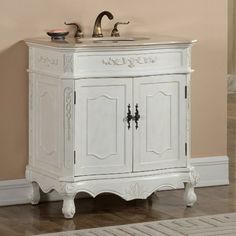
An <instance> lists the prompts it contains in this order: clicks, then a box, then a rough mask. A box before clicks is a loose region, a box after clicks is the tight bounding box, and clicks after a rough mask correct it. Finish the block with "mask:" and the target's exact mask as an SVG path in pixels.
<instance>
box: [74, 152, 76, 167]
mask: <svg viewBox="0 0 236 236" xmlns="http://www.w3.org/2000/svg"><path fill="white" fill-rule="evenodd" d="M75 164H76V151H74V165H75Z"/></svg>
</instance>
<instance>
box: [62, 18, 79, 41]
mask: <svg viewBox="0 0 236 236" xmlns="http://www.w3.org/2000/svg"><path fill="white" fill-rule="evenodd" d="M64 24H65V25H74V26H75V27H76V31H75V36H74V37H75V38H83V37H84V34H83V32H82V30H81V29H80V27H79V25H78V24H76V23H66V22H64Z"/></svg>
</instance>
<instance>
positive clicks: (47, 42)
mask: <svg viewBox="0 0 236 236" xmlns="http://www.w3.org/2000/svg"><path fill="white" fill-rule="evenodd" d="M25 41H26V43H27V44H40V45H44V46H48V47H56V48H64V49H71V48H78V49H79V48H81V49H82V48H84V49H85V48H104V47H127V46H129V47H130V46H148V45H159V46H164V45H176V44H184V45H186V44H192V43H195V42H196V40H189V39H183V38H177V37H171V36H161V35H157V36H154V37H153V36H151V37H148V36H147V37H139V36H126V37H103V38H80V39H75V38H69V37H68V38H66V39H65V40H53V41H52V40H51V39H50V37H45V38H33V39H26V40H25Z"/></svg>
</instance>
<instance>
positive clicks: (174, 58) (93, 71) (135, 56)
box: [74, 49, 190, 77]
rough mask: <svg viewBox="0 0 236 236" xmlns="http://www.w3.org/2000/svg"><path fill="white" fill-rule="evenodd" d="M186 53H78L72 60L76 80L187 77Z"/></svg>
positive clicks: (158, 51) (174, 51)
mask: <svg viewBox="0 0 236 236" xmlns="http://www.w3.org/2000/svg"><path fill="white" fill-rule="evenodd" d="M188 50H190V49H156V50H145V51H120V52H117V51H115V52H112V53H106V52H97V53H93V54H91V55H89V53H86V54H83V53H78V54H77V55H76V56H75V65H74V66H75V68H74V72H75V75H76V76H78V77H103V76H105V77H125V76H144V75H155V74H165V73H188V72H190V62H189V58H188Z"/></svg>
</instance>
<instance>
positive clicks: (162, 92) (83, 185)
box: [26, 38, 198, 218]
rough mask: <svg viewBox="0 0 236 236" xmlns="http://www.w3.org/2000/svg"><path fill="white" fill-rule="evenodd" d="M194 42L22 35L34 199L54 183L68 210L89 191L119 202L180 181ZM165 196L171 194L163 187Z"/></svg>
mask: <svg viewBox="0 0 236 236" xmlns="http://www.w3.org/2000/svg"><path fill="white" fill-rule="evenodd" d="M192 43H193V41H186V40H185V41H184V40H173V39H163V38H158V39H143V40H127V41H125V40H124V41H118V40H114V41H107V42H105V41H102V40H100V39H97V41H96V40H95V39H94V40H87V41H86V40H85V39H84V40H81V41H77V42H76V41H74V40H72V39H71V40H68V41H65V42H58V43H57V42H53V41H52V42H51V41H48V40H46V39H35V40H28V41H27V45H28V46H29V69H28V72H29V164H28V166H27V168H26V178H27V179H28V180H29V181H30V182H32V186H33V194H32V204H37V203H38V202H39V200H40V195H39V187H40V188H41V189H42V191H43V192H49V191H51V190H56V191H57V192H58V193H59V194H60V195H61V197H62V198H63V208H62V211H63V214H64V216H65V217H66V218H72V217H73V215H74V213H75V205H74V197H75V195H76V194H77V193H80V192H86V193H88V194H90V195H91V196H93V197H95V196H97V195H98V194H100V193H104V192H106V193H113V194H117V195H119V196H120V197H122V198H123V199H125V200H132V199H145V198H147V197H148V196H150V195H151V194H152V193H154V192H156V191H158V190H162V189H169V188H177V187H180V186H181V184H183V186H185V194H184V199H185V201H186V205H187V206H192V205H193V204H194V202H195V201H196V195H195V193H194V186H195V184H196V182H197V177H198V175H197V173H196V171H195V170H194V168H193V167H191V166H190V163H189V158H190V73H191V66H190V55H191V53H190V52H191V46H192ZM170 194H171V192H170Z"/></svg>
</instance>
